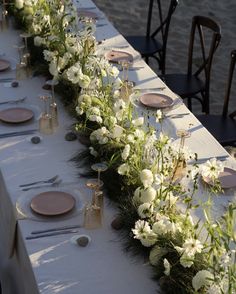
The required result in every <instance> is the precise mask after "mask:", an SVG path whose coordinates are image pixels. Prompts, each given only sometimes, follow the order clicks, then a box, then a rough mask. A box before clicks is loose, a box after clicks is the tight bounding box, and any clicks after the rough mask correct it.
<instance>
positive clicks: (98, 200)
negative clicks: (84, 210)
mask: <svg viewBox="0 0 236 294" xmlns="http://www.w3.org/2000/svg"><path fill="white" fill-rule="evenodd" d="M94 203H95V205H96V206H98V207H100V209H101V214H102V215H103V210H104V198H103V192H102V191H94Z"/></svg>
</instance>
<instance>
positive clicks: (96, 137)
mask: <svg viewBox="0 0 236 294" xmlns="http://www.w3.org/2000/svg"><path fill="white" fill-rule="evenodd" d="M108 136H109V131H108V130H107V129H106V128H105V127H102V128H100V129H97V130H95V131H93V132H92V133H91V135H90V140H91V141H98V143H99V144H101V145H103V144H106V143H107V142H108Z"/></svg>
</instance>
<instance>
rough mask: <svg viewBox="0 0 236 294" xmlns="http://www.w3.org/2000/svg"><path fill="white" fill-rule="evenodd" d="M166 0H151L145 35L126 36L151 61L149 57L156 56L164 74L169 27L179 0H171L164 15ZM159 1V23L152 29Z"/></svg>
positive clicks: (147, 60)
mask: <svg viewBox="0 0 236 294" xmlns="http://www.w3.org/2000/svg"><path fill="white" fill-rule="evenodd" d="M164 1H166V0H156V1H154V0H150V1H149V9H148V18H147V30H146V35H145V36H125V38H126V39H127V41H128V42H129V43H130V44H131V46H133V47H134V49H135V50H137V51H138V52H139V53H140V54H141V56H142V57H143V58H144V59H145V61H146V63H147V64H148V63H149V58H154V59H155V60H156V61H157V62H158V65H159V69H160V70H161V72H162V73H163V74H164V73H165V64H166V46H167V39H168V34H169V27H170V21H171V17H172V14H173V13H174V11H175V9H176V7H177V5H178V0H170V3H169V8H168V12H167V14H166V15H164V12H163V3H162V2H164ZM155 2H156V3H157V8H158V18H159V25H158V27H157V28H155V30H154V31H152V23H153V19H154V18H155V17H157V16H156V15H154V12H153V7H154V3H155Z"/></svg>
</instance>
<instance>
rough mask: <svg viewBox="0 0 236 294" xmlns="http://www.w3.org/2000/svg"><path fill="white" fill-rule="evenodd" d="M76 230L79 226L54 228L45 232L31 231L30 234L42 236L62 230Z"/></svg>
mask: <svg viewBox="0 0 236 294" xmlns="http://www.w3.org/2000/svg"><path fill="white" fill-rule="evenodd" d="M76 228H81V225H68V226H62V227H55V228H51V229H46V230H39V231H32V232H31V234H32V235H37V234H42V233H49V232H56V231H63V230H68V229H76Z"/></svg>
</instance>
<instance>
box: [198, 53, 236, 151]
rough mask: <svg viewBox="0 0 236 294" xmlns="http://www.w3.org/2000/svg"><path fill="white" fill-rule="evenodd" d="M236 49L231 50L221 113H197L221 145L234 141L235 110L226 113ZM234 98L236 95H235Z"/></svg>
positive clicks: (235, 133) (235, 134)
mask: <svg viewBox="0 0 236 294" xmlns="http://www.w3.org/2000/svg"><path fill="white" fill-rule="evenodd" d="M235 61H236V50H233V51H232V52H231V62H230V67H229V75H228V81H227V86H226V93H225V98H224V105H223V112H222V115H199V116H197V118H198V119H199V120H200V122H201V123H202V124H203V126H204V127H205V128H206V129H208V131H209V132H210V133H211V134H212V135H213V136H214V137H215V138H216V140H217V141H219V142H220V144H221V145H222V146H226V145H234V144H235V143H236V120H235V118H236V110H235V111H234V112H232V113H230V114H229V115H228V106H229V98H230V90H231V85H232V80H233V73H234V69H235ZM235 98H236V97H235Z"/></svg>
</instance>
